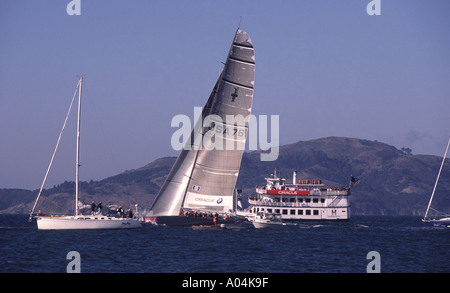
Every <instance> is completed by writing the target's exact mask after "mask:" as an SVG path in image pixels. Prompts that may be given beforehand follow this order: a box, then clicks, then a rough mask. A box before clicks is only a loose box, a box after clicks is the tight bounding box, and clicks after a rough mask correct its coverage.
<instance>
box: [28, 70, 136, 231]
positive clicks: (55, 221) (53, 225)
mask: <svg viewBox="0 0 450 293" xmlns="http://www.w3.org/2000/svg"><path fill="white" fill-rule="evenodd" d="M82 83H83V76H81V77H80V79H79V81H78V84H77V87H76V89H75V93H74V95H73V98H72V101H71V103H70V106H69V110H68V112H67V115H66V119H65V120H64V124H63V127H62V129H61V132H60V134H59V137H58V140H57V143H56V146H55V149H54V151H53V155H52V158H51V160H50V164H49V166H48V168H47V172H46V173H45V176H44V180H43V182H42V185H41V188H40V190H39V193H38V196H37V198H36V201H35V203H34V205H33V208H32V210H31V212H30V216H29V220H30V221H31V219H32V217H33V214H34V211H35V208H36V205H37V202H38V201H39V198H40V196H41V194H42V190H43V188H44V185H45V182H46V180H47V177H48V174H49V172H50V169H51V166H52V164H53V160H54V158H55V155H56V151H57V149H58V146H59V143H60V141H61V137H62V133H63V132H64V129H65V127H66V124H67V120H68V118H69V115H70V112H71V110H72V106H73V103H74V101H75V97H76V94H77V93H78V116H77V130H76V159H75V211H74V216H44V215H39V214H38V215H37V221H36V222H37V227H38V229H41V230H62V229H119V228H137V227H140V226H141V223H140V222H139V220H138V219H137V218H134V217H131V218H123V216H121V217H119V218H116V217H110V216H103V215H82V214H80V211H79V206H78V198H79V192H80V190H79V179H80V172H79V169H80V136H81V89H82Z"/></svg>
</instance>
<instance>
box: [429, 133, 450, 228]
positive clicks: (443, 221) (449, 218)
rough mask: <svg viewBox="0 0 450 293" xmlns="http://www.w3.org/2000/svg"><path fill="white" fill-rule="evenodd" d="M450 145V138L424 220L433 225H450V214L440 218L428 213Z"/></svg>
mask: <svg viewBox="0 0 450 293" xmlns="http://www.w3.org/2000/svg"><path fill="white" fill-rule="evenodd" d="M449 146H450V139H449V140H448V143H447V148H446V149H445V153H444V157H443V158H442V163H441V167H440V168H439V172H438V175H437V178H436V182H435V183H434V188H433V192H432V193H431V197H430V201H429V202H428V206H427V210H426V212H425V216H424V217H423V219H422V221H423V222H424V223H425V224H428V225H432V226H449V227H450V215H445V216H443V217H442V216H441V217H440V218H436V217H434V218H431V217H429V216H428V213H429V211H430V207H431V203H432V202H433V197H434V193H435V191H436V187H437V184H438V181H439V177H440V176H441V172H442V167H443V166H444V162H445V158H446V157H447V152H448V147H449Z"/></svg>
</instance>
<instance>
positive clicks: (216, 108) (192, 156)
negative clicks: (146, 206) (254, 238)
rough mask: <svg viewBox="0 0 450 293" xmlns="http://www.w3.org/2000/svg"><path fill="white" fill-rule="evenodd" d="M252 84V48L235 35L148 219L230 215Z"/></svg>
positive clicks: (244, 38) (242, 35)
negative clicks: (190, 214)
mask: <svg viewBox="0 0 450 293" xmlns="http://www.w3.org/2000/svg"><path fill="white" fill-rule="evenodd" d="M254 81H255V53H254V49H253V44H252V42H251V39H250V37H249V36H248V34H247V33H246V32H245V31H242V30H240V29H238V30H237V32H236V35H235V37H234V39H233V44H232V46H231V49H230V51H229V53H228V57H227V60H226V62H225V66H224V68H223V70H222V72H221V74H220V76H219V78H218V80H217V82H216V84H215V86H214V88H213V90H212V92H211V94H210V96H209V98H208V100H207V102H206V104H205V106H204V107H203V111H202V115H201V117H199V120H198V121H197V123H196V124H195V126H194V129H193V130H192V132H191V136H190V139H189V140H188V141H187V143H186V146H185V147H184V149H183V150H182V151H181V153H180V155H179V156H178V159H177V160H176V162H175V164H174V165H173V167H172V170H171V171H170V173H169V175H168V176H167V178H166V181H165V182H164V184H163V186H162V187H161V190H160V191H159V193H158V195H157V197H156V199H155V201H154V203H153V205H152V207H151V212H152V215H153V216H178V215H180V213H181V211H182V209H188V210H196V211H206V212H215V213H219V214H220V213H227V212H229V211H231V210H233V190H234V188H235V185H236V180H237V177H238V174H239V168H240V165H241V159H242V154H243V151H244V146H245V141H246V137H247V131H248V121H249V118H250V114H251V108H252V101H253V88H254ZM233 119H234V120H235V122H236V123H234V122H233Z"/></svg>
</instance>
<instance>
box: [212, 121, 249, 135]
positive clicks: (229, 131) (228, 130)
mask: <svg viewBox="0 0 450 293" xmlns="http://www.w3.org/2000/svg"><path fill="white" fill-rule="evenodd" d="M211 129H214V132H215V133H218V134H223V135H230V136H235V135H237V136H238V137H243V136H245V129H238V128H232V127H224V126H223V125H220V124H216V123H214V122H213V123H211V127H207V128H206V131H205V132H204V134H206V132H208V131H209V130H211Z"/></svg>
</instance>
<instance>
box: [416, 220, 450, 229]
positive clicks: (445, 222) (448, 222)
mask: <svg viewBox="0 0 450 293" xmlns="http://www.w3.org/2000/svg"><path fill="white" fill-rule="evenodd" d="M422 221H423V222H424V223H425V224H426V225H430V226H447V227H450V218H442V219H433V220H422Z"/></svg>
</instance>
